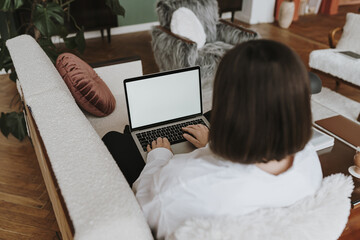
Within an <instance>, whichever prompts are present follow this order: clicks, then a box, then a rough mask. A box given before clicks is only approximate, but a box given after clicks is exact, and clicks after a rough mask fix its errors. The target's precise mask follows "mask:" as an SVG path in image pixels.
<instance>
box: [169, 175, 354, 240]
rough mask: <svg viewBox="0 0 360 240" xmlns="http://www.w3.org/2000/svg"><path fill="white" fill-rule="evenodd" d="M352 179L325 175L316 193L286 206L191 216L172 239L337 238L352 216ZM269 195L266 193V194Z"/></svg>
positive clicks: (272, 239)
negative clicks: (240, 213)
mask: <svg viewBox="0 0 360 240" xmlns="http://www.w3.org/2000/svg"><path fill="white" fill-rule="evenodd" d="M353 188H354V185H353V181H352V178H351V177H349V176H347V177H346V176H344V175H343V174H335V175H332V176H329V177H326V178H324V180H323V183H322V186H321V188H320V189H319V191H318V192H317V194H316V195H315V196H311V197H307V198H305V199H303V200H301V201H299V202H297V203H295V204H294V205H292V206H290V207H286V208H276V209H262V210H258V211H255V212H253V213H250V214H248V215H245V216H240V217H236V218H234V217H219V218H213V219H206V218H201V219H190V220H188V221H186V222H185V223H184V224H183V225H182V226H180V227H179V228H178V229H177V230H176V231H175V233H174V234H173V236H171V237H170V240H188V239H197V240H235V239H251V240H263V239H267V240H289V239H292V240H313V239H316V240H335V239H338V237H339V236H340V235H341V233H342V231H343V229H344V228H345V225H346V223H347V219H348V216H349V212H350V208H351V204H350V200H349V197H350V195H351V193H352V190H353ZM264 197H266V196H264Z"/></svg>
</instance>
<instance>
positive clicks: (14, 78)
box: [9, 69, 17, 82]
mask: <svg viewBox="0 0 360 240" xmlns="http://www.w3.org/2000/svg"><path fill="white" fill-rule="evenodd" d="M9 78H10V80H11V81H13V82H16V79H17V73H16V71H15V69H11V73H10V76H9Z"/></svg>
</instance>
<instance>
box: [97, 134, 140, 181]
mask: <svg viewBox="0 0 360 240" xmlns="http://www.w3.org/2000/svg"><path fill="white" fill-rule="evenodd" d="M102 140H103V142H104V143H105V145H106V147H107V148H108V150H109V152H110V153H111V155H112V156H113V158H114V159H115V161H116V164H117V165H118V167H119V168H120V170H121V172H122V173H123V174H124V176H125V178H126V180H127V182H128V183H129V185H130V187H131V186H132V184H133V183H134V182H135V180H136V179H137V178H138V177H139V175H140V173H141V171H142V170H143V168H144V166H145V162H144V160H143V158H142V157H141V155H140V153H139V151H138V149H137V147H136V145H135V142H134V140H133V139H132V137H131V135H130V134H126V133H125V134H122V133H119V132H108V133H107V134H106V135H105V136H104V137H103V138H102Z"/></svg>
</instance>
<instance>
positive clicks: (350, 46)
mask: <svg viewBox="0 0 360 240" xmlns="http://www.w3.org/2000/svg"><path fill="white" fill-rule="evenodd" d="M336 48H337V49H344V50H350V51H353V52H356V53H359V54H360V14H356V13H347V15H346V23H345V26H344V32H343V33H342V35H341V38H340V40H339V42H338V44H337V46H336Z"/></svg>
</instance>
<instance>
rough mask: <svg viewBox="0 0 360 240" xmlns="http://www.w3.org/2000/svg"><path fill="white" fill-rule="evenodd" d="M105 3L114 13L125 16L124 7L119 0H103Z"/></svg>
mask: <svg viewBox="0 0 360 240" xmlns="http://www.w3.org/2000/svg"><path fill="white" fill-rule="evenodd" d="M105 4H106V6H108V7H109V8H110V9H111V11H112V12H113V13H114V14H115V15H121V16H123V17H125V9H124V8H123V6H121V5H120V3H119V0H105Z"/></svg>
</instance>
